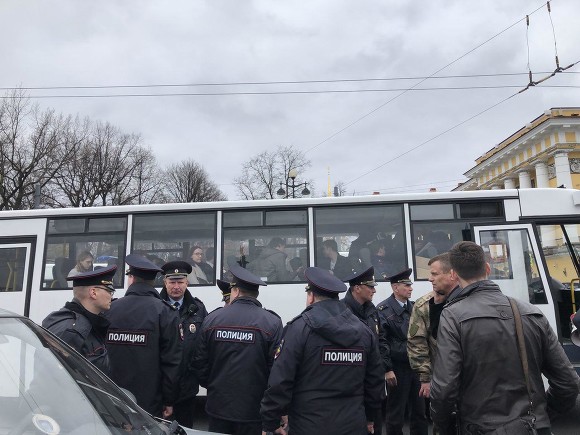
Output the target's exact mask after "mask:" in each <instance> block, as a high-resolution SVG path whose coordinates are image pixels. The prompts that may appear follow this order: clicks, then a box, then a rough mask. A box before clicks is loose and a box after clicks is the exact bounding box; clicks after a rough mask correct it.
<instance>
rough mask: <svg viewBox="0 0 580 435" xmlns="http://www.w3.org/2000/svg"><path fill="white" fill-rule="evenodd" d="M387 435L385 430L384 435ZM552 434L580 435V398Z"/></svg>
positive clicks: (201, 416)
mask: <svg viewBox="0 0 580 435" xmlns="http://www.w3.org/2000/svg"><path fill="white" fill-rule="evenodd" d="M204 405H205V400H204V399H201V398H200V400H199V401H198V403H197V404H196V418H195V423H194V425H193V428H194V429H200V430H207V415H206V414H205V412H204V410H203V408H204ZM384 433H385V431H384V429H383V434H384ZM403 433H404V434H405V435H409V428H408V426H405V428H404V430H403ZM431 433H432V432H431V427H430V428H429V435H431ZM552 433H553V434H554V435H579V434H580V396H579V397H578V399H577V400H576V407H575V408H574V410H572V411H571V412H570V413H568V414H567V415H565V416H563V417H561V418H560V419H559V420H557V421H556V422H554V424H553V426H552Z"/></svg>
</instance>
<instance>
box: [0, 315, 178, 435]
mask: <svg viewBox="0 0 580 435" xmlns="http://www.w3.org/2000/svg"><path fill="white" fill-rule="evenodd" d="M38 433H43V434H73V435H74V434H79V435H80V434H88V433H90V434H111V433H112V434H127V433H132V434H168V433H169V430H168V429H167V427H163V426H162V425H160V424H159V423H157V422H156V421H155V420H154V419H153V418H152V417H151V416H149V415H148V414H147V413H145V412H144V411H143V410H141V409H140V408H138V407H137V406H136V405H135V404H134V403H133V402H132V401H131V399H129V397H128V396H127V395H125V394H124V393H123V392H122V391H121V390H120V389H119V387H117V386H116V385H115V384H114V383H113V382H111V381H110V380H109V379H108V378H107V377H106V376H105V375H103V374H102V373H101V372H99V371H98V370H96V369H95V368H94V367H93V366H91V364H90V363H88V362H87V361H86V360H84V359H83V358H82V357H81V356H79V355H78V354H76V353H75V352H72V351H71V350H70V349H69V348H68V347H66V346H65V345H63V344H62V343H61V342H60V341H59V340H58V339H56V338H55V337H53V336H52V335H51V334H49V333H48V332H46V331H45V330H44V329H42V328H40V327H39V326H37V325H36V324H34V323H33V322H32V321H30V320H28V319H25V318H0V435H1V434H10V435H12V434H14V435H16V434H38Z"/></svg>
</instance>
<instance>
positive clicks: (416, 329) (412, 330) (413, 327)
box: [409, 322, 419, 337]
mask: <svg viewBox="0 0 580 435" xmlns="http://www.w3.org/2000/svg"><path fill="white" fill-rule="evenodd" d="M417 332H419V325H417V324H416V323H415V322H413V323H411V326H409V337H414V336H415V334H417Z"/></svg>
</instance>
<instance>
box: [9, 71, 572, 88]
mask: <svg viewBox="0 0 580 435" xmlns="http://www.w3.org/2000/svg"><path fill="white" fill-rule="evenodd" d="M549 73H551V71H537V72H536V74H549ZM567 74H579V73H578V72H575V71H570V72H568V73H567ZM522 75H528V72H516V73H493V74H455V75H447V76H436V77H426V76H402V77H366V78H358V79H328V80H278V81H263V82H215V83H154V84H150V85H81V86H17V87H10V86H5V87H0V91H17V90H25V91H51V90H59V89H122V88H129V89H132V88H137V89H140V88H186V87H203V86H254V85H255V86H270V85H301V84H321V83H361V82H388V81H403V80H422V79H433V80H438V79H464V78H490V77H491V78H493V77H514V76H522Z"/></svg>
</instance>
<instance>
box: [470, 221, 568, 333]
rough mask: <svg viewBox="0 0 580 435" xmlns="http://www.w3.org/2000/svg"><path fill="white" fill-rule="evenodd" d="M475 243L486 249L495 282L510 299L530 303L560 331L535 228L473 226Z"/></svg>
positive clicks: (503, 225)
mask: <svg viewBox="0 0 580 435" xmlns="http://www.w3.org/2000/svg"><path fill="white" fill-rule="evenodd" d="M472 228H473V233H474V241H475V242H476V243H477V244H478V245H480V246H481V247H482V248H483V251H484V252H485V255H486V259H487V262H488V263H489V265H490V268H491V272H490V276H489V279H491V280H493V281H494V282H496V283H497V284H498V285H499V287H500V288H501V290H502V292H503V293H504V294H505V295H507V296H511V297H514V298H516V299H520V300H523V301H527V302H530V303H532V304H534V305H535V306H536V307H538V308H539V309H540V310H541V311H542V312H543V313H544V315H545V316H546V318H547V319H548V321H549V322H550V325H552V328H554V330H555V331H558V330H559V328H558V326H559V325H558V321H557V320H556V318H557V317H556V309H555V306H554V299H553V297H552V293H551V292H550V286H549V285H548V277H547V274H546V267H545V265H544V264H543V256H542V255H541V253H540V245H539V243H538V238H537V237H536V232H535V231H534V227H533V226H532V224H529V223H518V224H497V225H474V226H473V227H472Z"/></svg>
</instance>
